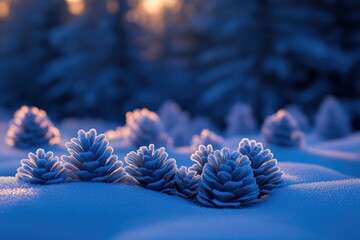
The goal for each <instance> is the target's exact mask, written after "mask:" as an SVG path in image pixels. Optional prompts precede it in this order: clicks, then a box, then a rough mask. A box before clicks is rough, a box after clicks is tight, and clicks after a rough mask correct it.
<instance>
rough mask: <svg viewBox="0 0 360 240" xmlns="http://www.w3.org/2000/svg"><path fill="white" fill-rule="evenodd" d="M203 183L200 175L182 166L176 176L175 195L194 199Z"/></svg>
mask: <svg viewBox="0 0 360 240" xmlns="http://www.w3.org/2000/svg"><path fill="white" fill-rule="evenodd" d="M200 182H201V178H200V175H198V174H197V173H196V172H195V171H191V170H188V169H187V168H186V167H185V166H182V167H181V168H180V169H179V170H178V171H177V172H176V174H175V189H176V191H175V192H174V194H175V195H178V196H180V197H183V198H192V197H194V196H195V195H196V194H197V192H198V189H199V186H200Z"/></svg>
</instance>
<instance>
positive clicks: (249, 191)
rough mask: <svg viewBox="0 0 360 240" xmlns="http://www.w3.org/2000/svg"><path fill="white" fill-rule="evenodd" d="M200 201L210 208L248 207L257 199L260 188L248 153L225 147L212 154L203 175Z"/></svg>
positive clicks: (198, 195)
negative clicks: (241, 154) (241, 153)
mask: <svg viewBox="0 0 360 240" xmlns="http://www.w3.org/2000/svg"><path fill="white" fill-rule="evenodd" d="M201 180H202V182H201V185H200V187H199V191H198V194H197V199H198V201H199V202H200V203H201V204H203V205H205V206H208V207H219V208H224V207H234V208H239V207H245V206H250V205H253V204H255V203H257V202H258V198H257V196H258V194H259V187H258V186H257V184H256V180H255V178H254V175H253V170H252V169H251V162H250V160H249V159H248V157H247V156H240V153H238V152H236V151H234V152H230V149H228V148H223V149H222V150H216V151H215V152H214V153H212V154H210V156H209V162H208V163H207V164H206V165H205V168H204V171H203V174H202V176H201Z"/></svg>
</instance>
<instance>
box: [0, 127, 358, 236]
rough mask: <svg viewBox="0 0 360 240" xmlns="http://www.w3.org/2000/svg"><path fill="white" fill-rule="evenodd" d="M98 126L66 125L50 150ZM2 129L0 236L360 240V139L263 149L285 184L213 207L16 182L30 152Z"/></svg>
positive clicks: (60, 149) (181, 161) (106, 188)
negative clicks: (256, 198)
mask: <svg viewBox="0 0 360 240" xmlns="http://www.w3.org/2000/svg"><path fill="white" fill-rule="evenodd" d="M97 124H98V123H97V122H95V121H94V122H92V123H87V122H85V120H84V121H78V123H76V121H72V124H71V129H70V128H68V125H66V124H60V126H59V129H60V131H61V137H62V143H61V145H60V146H57V147H50V148H46V149H45V150H46V151H48V150H52V151H54V152H55V154H57V155H61V154H66V149H65V147H64V146H63V145H64V143H65V142H67V141H69V140H70V138H71V137H76V132H74V130H75V129H76V127H75V126H74V125H77V126H78V127H79V128H80V127H81V126H88V127H89V128H91V127H95V128H96V125H97ZM6 127H7V124H6V123H3V122H1V123H0V132H1V136H0V146H1V147H0V176H3V177H0V226H1V227H0V239H49V238H51V239H79V238H80V239H184V238H187V239H188V238H192V239H193V238H197V239H199V238H207V239H208V238H212V239H214V238H222V239H224V238H227V239H228V238H237V239H239V238H243V239H264V238H266V239H269V238H270V239H289V238H290V239H359V238H360V229H359V228H358V226H357V225H358V224H357V223H358V222H359V221H358V219H359V213H360V194H359V191H360V179H359V178H356V177H359V176H360V148H359V147H357V146H359V143H360V134H359V133H357V134H353V135H351V136H349V137H347V138H344V139H338V140H333V141H328V142H324V141H320V140H316V141H315V140H314V141H313V140H311V141H308V146H307V147H305V148H304V149H293V148H282V147H277V146H271V145H270V146H267V147H270V149H271V150H272V152H273V153H274V155H275V157H276V158H277V160H278V161H279V165H280V167H281V169H282V170H283V171H284V173H285V175H284V187H283V188H280V189H276V190H275V191H274V192H273V194H272V195H270V196H269V197H266V198H265V199H262V200H261V202H260V203H259V204H257V205H255V206H253V207H250V208H243V209H212V208H206V207H203V206H201V205H199V204H198V203H196V201H195V200H186V199H183V198H180V197H177V196H170V195H167V194H162V193H159V192H155V191H152V190H148V189H143V188H140V187H135V186H127V185H124V184H105V183H67V184H60V185H49V186H38V185H29V184H25V183H21V182H18V181H17V180H16V179H15V178H14V177H13V176H14V174H15V172H16V168H17V167H19V166H20V163H19V161H20V159H21V158H25V157H26V156H27V154H28V151H22V150H17V149H14V148H11V147H8V146H7V145H5V143H4V142H3V141H4V140H3V134H4V133H5V132H6ZM101 127H102V130H104V131H105V130H106V129H113V125H111V126H110V125H108V128H107V125H106V124H101ZM99 129H100V128H99ZM85 130H88V129H85ZM99 132H100V131H99ZM247 137H249V136H247ZM250 138H252V137H251V136H250ZM253 139H256V140H261V137H259V136H253ZM240 140H241V138H240V137H234V138H229V139H226V144H228V145H229V147H230V148H231V150H235V149H236V148H237V144H238V142H239V141H240ZM309 142H310V143H311V144H309ZM110 145H112V146H113V147H114V149H115V153H116V154H117V155H119V159H122V160H123V159H124V156H125V154H126V153H127V152H128V151H130V150H134V149H130V148H128V149H124V148H122V147H121V144H120V143H119V142H116V141H110ZM167 152H168V153H169V157H170V158H171V157H173V158H175V159H176V160H177V163H178V165H179V167H180V166H181V165H185V166H190V165H192V164H193V162H192V161H191V160H190V155H191V153H192V150H191V149H189V148H186V147H184V148H173V149H170V148H169V149H167Z"/></svg>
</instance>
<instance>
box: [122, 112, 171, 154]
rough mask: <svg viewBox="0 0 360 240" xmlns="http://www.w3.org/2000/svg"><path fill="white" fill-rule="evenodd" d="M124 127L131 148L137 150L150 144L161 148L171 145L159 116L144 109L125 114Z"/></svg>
mask: <svg viewBox="0 0 360 240" xmlns="http://www.w3.org/2000/svg"><path fill="white" fill-rule="evenodd" d="M125 127H126V128H128V131H129V133H128V134H129V136H128V138H129V141H130V144H132V145H133V147H136V148H139V147H141V146H148V145H149V144H152V143H153V144H157V145H161V146H168V145H170V144H171V138H169V136H168V135H167V134H166V133H165V131H164V126H163V123H162V121H161V119H160V118H159V116H158V115H157V114H156V113H155V112H151V111H149V110H148V109H146V108H144V109H135V110H134V111H133V112H127V113H126V125H125Z"/></svg>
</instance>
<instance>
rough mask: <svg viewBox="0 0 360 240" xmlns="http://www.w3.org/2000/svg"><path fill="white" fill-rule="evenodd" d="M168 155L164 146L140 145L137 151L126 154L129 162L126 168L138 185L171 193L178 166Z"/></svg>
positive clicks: (126, 160)
mask: <svg viewBox="0 0 360 240" xmlns="http://www.w3.org/2000/svg"><path fill="white" fill-rule="evenodd" d="M167 157H168V154H167V153H166V152H165V148H163V147H161V148H159V149H155V146H154V144H150V145H149V147H145V146H144V147H140V148H139V149H138V150H137V152H134V151H132V152H130V153H128V154H127V155H126V156H125V162H126V163H128V164H129V166H127V167H126V168H125V170H126V172H127V173H128V174H129V175H130V176H132V177H133V178H134V179H135V180H136V183H137V184H138V185H140V186H142V187H145V188H149V189H152V190H155V191H160V192H164V193H169V194H171V193H172V192H173V191H174V177H175V173H176V171H177V166H176V162H175V160H174V159H172V158H171V159H167Z"/></svg>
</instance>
